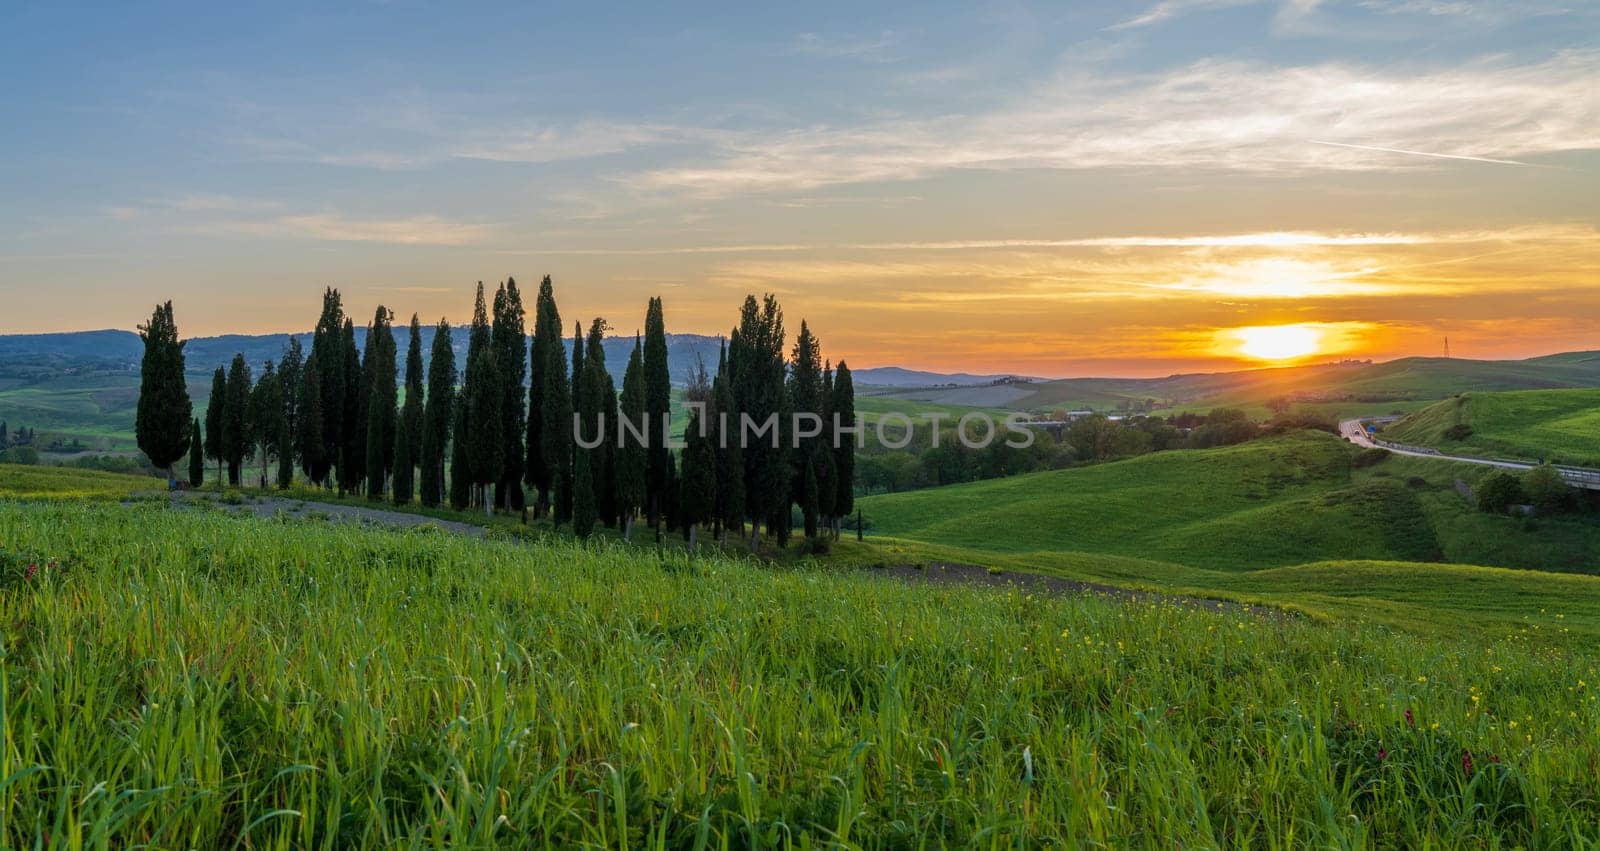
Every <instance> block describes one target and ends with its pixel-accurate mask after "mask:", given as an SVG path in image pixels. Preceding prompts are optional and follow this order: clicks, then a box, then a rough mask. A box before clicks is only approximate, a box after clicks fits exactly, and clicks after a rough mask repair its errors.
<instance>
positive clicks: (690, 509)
mask: <svg viewBox="0 0 1600 851" xmlns="http://www.w3.org/2000/svg"><path fill="white" fill-rule="evenodd" d="M703 428H704V429H709V426H708V424H707V423H706V421H705V420H704V419H703V418H702V417H701V415H700V414H699V413H698V412H691V413H690V414H689V424H688V427H687V431H685V432H684V442H685V446H684V449H683V456H682V461H683V464H682V467H683V471H682V473H681V475H679V477H678V500H677V512H676V514H677V519H678V522H679V523H682V524H683V527H684V529H685V530H686V531H687V533H688V536H689V554H690V555H694V551H695V547H696V545H697V543H698V536H699V530H700V524H701V523H704V522H706V521H708V520H710V519H712V516H713V514H714V512H715V510H716V486H717V470H716V466H717V459H716V450H715V449H714V447H713V446H712V443H711V442H712V434H711V432H710V431H709V430H707V432H706V433H705V434H701V430H702V429H703Z"/></svg>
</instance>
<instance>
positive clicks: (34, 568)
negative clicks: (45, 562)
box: [28, 561, 39, 579]
mask: <svg viewBox="0 0 1600 851" xmlns="http://www.w3.org/2000/svg"><path fill="white" fill-rule="evenodd" d="M38 573H39V565H37V564H34V563H33V562H31V561H30V562H28V578H29V579H32V578H33V577H34V576H35V575H37V574H38Z"/></svg>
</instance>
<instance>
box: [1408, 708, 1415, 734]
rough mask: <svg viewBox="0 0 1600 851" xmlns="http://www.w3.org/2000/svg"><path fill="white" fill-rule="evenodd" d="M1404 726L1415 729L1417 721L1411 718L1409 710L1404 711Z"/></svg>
mask: <svg viewBox="0 0 1600 851" xmlns="http://www.w3.org/2000/svg"><path fill="white" fill-rule="evenodd" d="M1406 726H1407V727H1410V728H1412V729H1413V730H1414V729H1416V727H1417V721H1416V719H1415V718H1412V717H1411V710H1409V709H1407V710H1406Z"/></svg>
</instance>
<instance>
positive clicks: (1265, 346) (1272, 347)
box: [1230, 325, 1323, 360]
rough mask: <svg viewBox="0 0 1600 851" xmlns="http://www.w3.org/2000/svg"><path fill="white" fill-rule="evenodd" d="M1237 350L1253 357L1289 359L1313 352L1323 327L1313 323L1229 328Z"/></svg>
mask: <svg viewBox="0 0 1600 851" xmlns="http://www.w3.org/2000/svg"><path fill="white" fill-rule="evenodd" d="M1230 334H1231V336H1232V339H1233V344H1234V348H1235V350H1236V351H1238V352H1239V354H1242V355H1244V356H1246V357H1251V358H1256V359H1257V360H1293V359H1295V358H1303V357H1305V356H1307V355H1312V354H1316V353H1317V352H1318V351H1319V350H1320V349H1321V348H1322V338H1323V331H1322V329H1321V328H1318V327H1316V326H1314V325H1257V326H1253V327H1249V328H1233V329H1230Z"/></svg>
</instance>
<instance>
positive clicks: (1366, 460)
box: [1350, 447, 1390, 470]
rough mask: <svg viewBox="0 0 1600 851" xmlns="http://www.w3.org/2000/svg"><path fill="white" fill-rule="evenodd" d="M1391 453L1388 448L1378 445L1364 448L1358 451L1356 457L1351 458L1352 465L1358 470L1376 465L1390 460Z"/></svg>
mask: <svg viewBox="0 0 1600 851" xmlns="http://www.w3.org/2000/svg"><path fill="white" fill-rule="evenodd" d="M1389 454H1390V453H1389V450H1387V449H1378V448H1376V447H1374V448H1372V449H1363V450H1361V451H1360V452H1357V453H1356V457H1354V458H1352V459H1350V466H1352V467H1355V468H1356V469H1358V470H1359V469H1362V468H1364V467H1375V466H1377V465H1379V464H1382V463H1383V462H1385V461H1387V460H1389Z"/></svg>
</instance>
